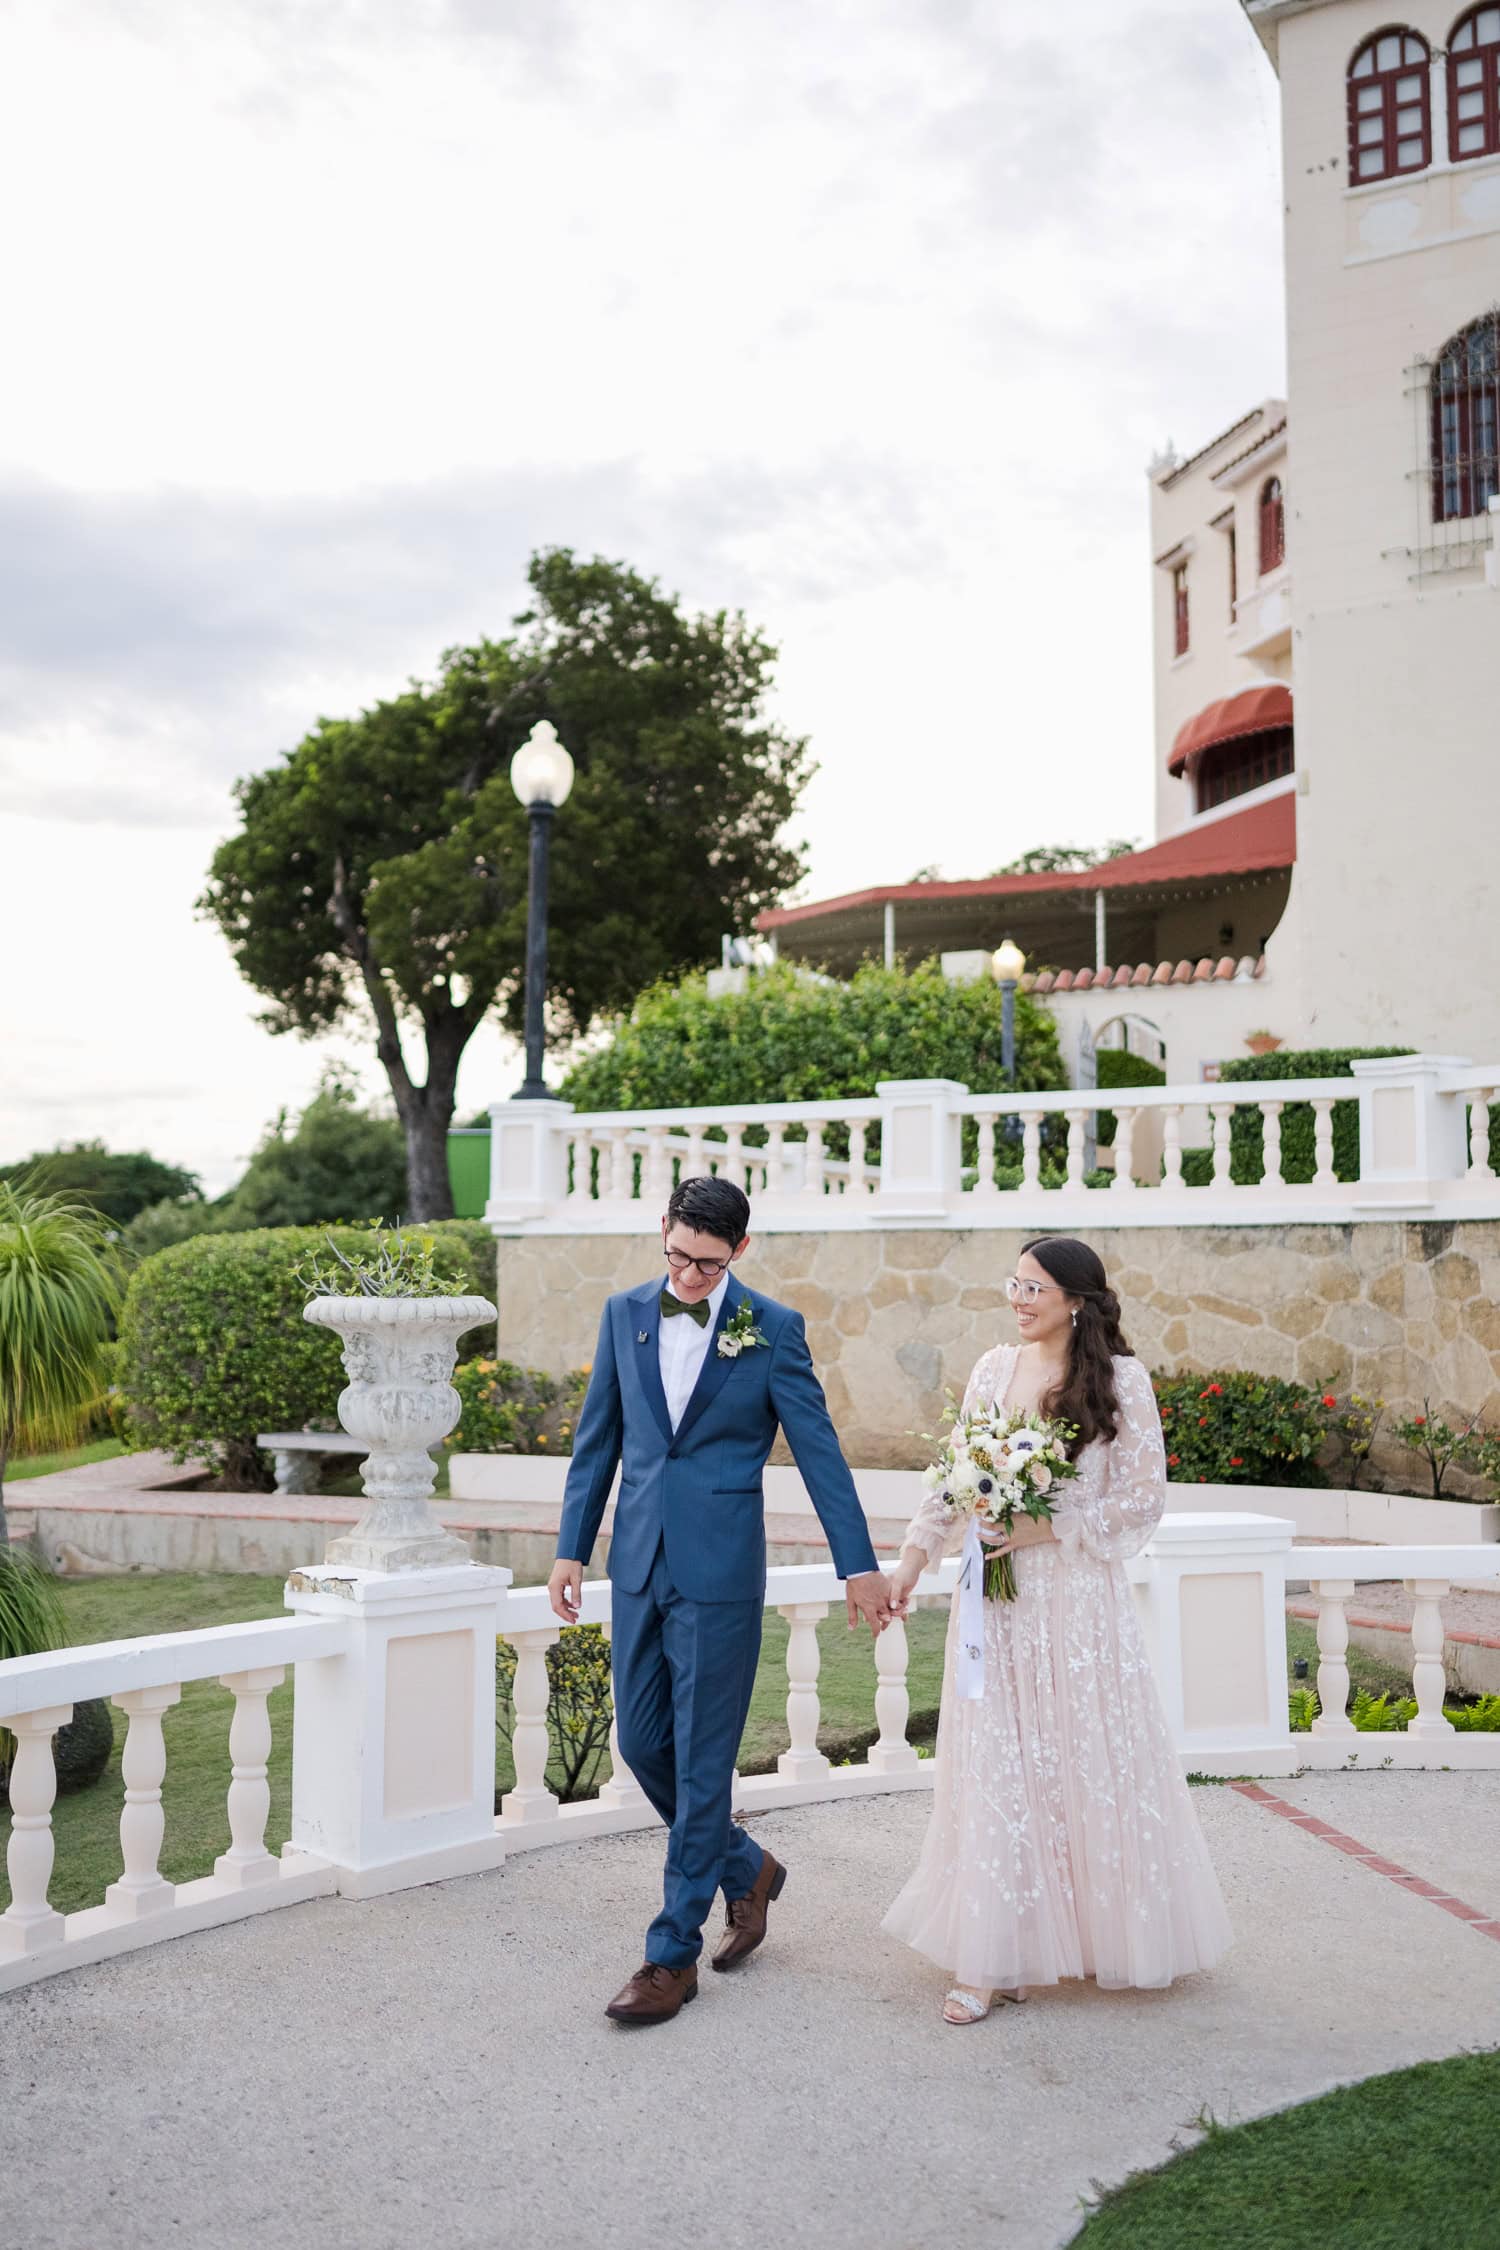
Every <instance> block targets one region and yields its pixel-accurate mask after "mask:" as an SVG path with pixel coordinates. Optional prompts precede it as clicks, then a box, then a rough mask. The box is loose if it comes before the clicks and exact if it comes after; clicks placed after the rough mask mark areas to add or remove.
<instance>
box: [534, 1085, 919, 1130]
mask: <svg viewBox="0 0 1500 2250" xmlns="http://www.w3.org/2000/svg"><path fill="white" fill-rule="evenodd" d="M819 1118H821V1119H823V1120H824V1121H825V1122H829V1121H836V1122H838V1123H840V1124H843V1123H857V1122H858V1121H859V1120H860V1119H861V1118H863V1119H864V1120H865V1122H866V1124H869V1125H874V1124H877V1123H878V1122H879V1118H880V1103H879V1101H878V1100H877V1099H876V1097H875V1096H874V1095H873V1094H868V1095H866V1096H865V1097H864V1099H863V1100H861V1101H853V1102H843V1101H839V1102H732V1103H727V1104H726V1103H719V1104H717V1105H715V1106H712V1107H707V1106H706V1107H704V1108H702V1109H697V1108H688V1109H580V1110H575V1111H574V1113H573V1115H572V1116H571V1117H569V1118H566V1119H565V1120H563V1121H562V1122H563V1125H564V1126H565V1128H566V1130H567V1131H568V1132H569V1133H570V1134H571V1133H581V1132H593V1131H594V1130H595V1128H596V1127H601V1128H602V1127H607V1128H608V1129H609V1130H610V1131H612V1132H613V1131H617V1130H618V1129H619V1128H620V1127H622V1126H623V1127H626V1128H628V1129H629V1130H630V1131H631V1132H637V1131H644V1130H645V1129H646V1128H647V1127H648V1126H651V1125H667V1126H673V1125H675V1126H678V1127H679V1128H681V1129H684V1130H685V1129H686V1128H687V1127H689V1126H691V1125H776V1124H802V1123H812V1122H813V1121H815V1120H816V1119H819Z"/></svg>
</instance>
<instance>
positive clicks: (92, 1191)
mask: <svg viewBox="0 0 1500 2250" xmlns="http://www.w3.org/2000/svg"><path fill="white" fill-rule="evenodd" d="M0 1183H4V1184H6V1185H9V1186H14V1187H21V1186H22V1185H25V1186H27V1187H29V1188H31V1189H33V1190H35V1191H38V1192H44V1193H46V1194H48V1195H54V1196H60V1197H62V1198H63V1199H64V1200H65V1201H67V1202H71V1203H87V1204H89V1205H90V1206H91V1207H92V1208H93V1209H94V1210H95V1211H97V1212H99V1213H100V1214H101V1216H102V1217H104V1218H106V1219H108V1220H109V1222H110V1224H111V1225H112V1226H116V1227H123V1226H128V1225H129V1223H130V1221H131V1220H132V1219H133V1218H134V1217H135V1215H136V1213H137V1212H138V1211H144V1210H145V1209H146V1208H147V1206H148V1205H149V1204H152V1203H181V1202H184V1201H189V1200H192V1201H196V1200H197V1198H198V1197H199V1195H200V1194H201V1192H202V1191H201V1189H200V1187H199V1184H198V1176H197V1174H196V1173H195V1172H184V1171H183V1170H182V1169H181V1167H180V1166H178V1165H176V1164H164V1163H163V1162H162V1161H161V1159H160V1158H159V1157H155V1156H148V1155H147V1154H146V1151H145V1150H144V1149H133V1150H131V1151H130V1152H129V1153H128V1154H127V1153H124V1152H119V1153H117V1152H115V1151H113V1150H110V1149H107V1148H106V1147H105V1145H104V1143H103V1142H102V1141H70V1142H69V1143H68V1144H67V1145H66V1146H65V1147H63V1148H54V1149H46V1150H41V1151H39V1152H38V1154H37V1155H35V1156H28V1157H26V1158H24V1159H23V1161H22V1162H21V1163H19V1164H5V1165H0Z"/></svg>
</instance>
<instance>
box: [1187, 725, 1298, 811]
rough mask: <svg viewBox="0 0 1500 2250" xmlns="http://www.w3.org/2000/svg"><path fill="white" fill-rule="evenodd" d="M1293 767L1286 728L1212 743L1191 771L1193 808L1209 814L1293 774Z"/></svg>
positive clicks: (1291, 749) (1289, 740)
mask: <svg viewBox="0 0 1500 2250" xmlns="http://www.w3.org/2000/svg"><path fill="white" fill-rule="evenodd" d="M1296 764H1297V761H1296V756H1295V753H1294V751H1293V748H1292V730H1291V728H1290V727H1275V728H1272V729H1269V730H1267V731H1266V732H1264V733H1261V734H1244V735H1241V736H1239V737H1238V739H1237V740H1235V741H1233V742H1216V743H1214V744H1213V745H1212V746H1211V747H1210V748H1209V749H1207V750H1205V751H1204V753H1203V755H1202V757H1201V758H1200V759H1199V760H1198V763H1197V764H1196V765H1195V766H1194V768H1193V808H1194V810H1195V811H1196V812H1209V811H1210V810H1211V809H1212V808H1213V806H1215V805H1227V804H1228V803H1229V801H1230V799H1231V798H1233V797H1243V796H1245V795H1246V794H1247V793H1248V792H1249V791H1250V790H1252V789H1263V788H1264V787H1265V785H1266V783H1267V782H1269V781H1281V780H1283V779H1284V778H1285V776H1286V775H1287V774H1289V773H1294V772H1295V771H1296Z"/></svg>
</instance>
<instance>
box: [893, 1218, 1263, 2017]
mask: <svg viewBox="0 0 1500 2250" xmlns="http://www.w3.org/2000/svg"><path fill="white" fill-rule="evenodd" d="M1006 1292H1007V1295H1008V1296H1009V1298H1010V1300H1011V1303H1012V1304H1013V1305H1014V1306H1015V1309H1016V1317H1017V1322H1018V1325H1019V1328H1020V1333H1021V1341H1020V1343H1019V1344H1000V1345H997V1346H996V1348H995V1349H994V1350H993V1351H989V1352H986V1353H985V1355H984V1357H983V1358H982V1359H981V1360H980V1361H979V1364H978V1365H977V1366H976V1368H975V1369H974V1372H973V1374H972V1375H971V1376H970V1378H969V1383H968V1388H967V1390H966V1391H965V1393H964V1402H963V1403H964V1409H965V1411H966V1412H968V1411H971V1410H972V1409H974V1408H975V1407H978V1406H982V1405H986V1404H988V1403H990V1402H991V1401H994V1402H995V1403H996V1404H998V1405H1000V1406H1002V1407H1004V1408H1006V1409H1007V1410H1019V1411H1026V1410H1029V1409H1033V1408H1034V1409H1036V1410H1038V1411H1039V1412H1041V1413H1043V1414H1046V1415H1049V1416H1053V1417H1056V1418H1058V1419H1060V1420H1062V1421H1065V1422H1070V1423H1073V1424H1075V1425H1076V1426H1077V1428H1078V1432H1079V1434H1078V1437H1077V1438H1076V1439H1075V1440H1074V1443H1073V1448H1072V1451H1073V1458H1074V1460H1075V1461H1076V1463H1077V1469H1078V1474H1077V1476H1076V1478H1074V1479H1071V1480H1069V1481H1068V1482H1066V1483H1063V1484H1061V1485H1059V1486H1058V1487H1057V1488H1056V1492H1055V1501H1056V1505H1055V1510H1054V1514H1053V1517H1052V1520H1051V1521H1050V1523H1049V1522H1040V1523H1033V1522H1031V1521H1030V1520H1029V1519H1027V1518H1025V1517H1022V1518H1020V1519H1019V1520H1018V1522H1017V1526H1016V1529H1015V1532H1014V1535H1013V1536H1012V1537H1011V1538H1010V1539H1009V1540H1006V1541H998V1542H992V1543H990V1551H991V1552H992V1553H999V1552H1002V1551H1004V1549H1005V1548H1009V1549H1010V1550H1011V1552H1012V1553H1013V1555H1014V1558H1015V1576H1016V1598H1015V1600H1014V1601H1011V1602H1006V1601H991V1600H988V1599H986V1600H985V1602H984V1604H983V1613H984V1666H983V1684H982V1688H981V1687H979V1686H978V1683H977V1682H976V1683H975V1684H974V1685H971V1687H970V1689H969V1692H968V1695H967V1696H964V1695H961V1694H960V1692H959V1687H958V1682H957V1678H956V1668H955V1662H954V1658H955V1648H956V1641H957V1635H958V1626H959V1603H958V1600H957V1598H955V1600H954V1604H953V1616H952V1620H951V1622H950V1625H949V1631H948V1648H947V1659H946V1663H945V1666H944V1673H943V1697H942V1709H941V1715H940V1718H939V1723H938V1746H937V1771H936V1776H935V1788H934V1792H933V1808H932V1819H931V1822H930V1824H929V1827H928V1830H927V1836H926V1840H925V1842H924V1843H923V1846H922V1852H921V1857H920V1859H919V1860H918V1862H917V1866H916V1870H915V1872H914V1873H913V1875H912V1877H911V1880H910V1881H909V1882H908V1883H907V1885H906V1888H905V1889H904V1890H903V1891H902V1893H901V1895H900V1897H899V1898H898V1899H897V1900H896V1902H895V1904H894V1906H892V1908H891V1910H890V1912H889V1913H888V1914H887V1915H886V1917H885V1920H884V1922H883V1924H882V1928H884V1929H886V1930H889V1931H890V1932H891V1933H892V1935H893V1936H895V1937H898V1938H901V1939H903V1940H904V1941H905V1942H906V1944H908V1945H910V1946H912V1947H914V1948H915V1949H916V1951H917V1952H918V1953H922V1954H925V1955H926V1956H927V1958H928V1959H929V1960H931V1961H934V1962H936V1963H937V1965H938V1966H939V1967H940V1968H942V1969H944V1970H946V1971H947V1972H948V1973H949V1974H950V1975H951V1976H952V1978H953V1987H952V1989H951V1991H950V1992H949V1993H948V1996H947V1999H946V2000H945V2002H944V2006H943V2014H944V2016H945V2018H946V2020H947V2021H948V2022H949V2023H953V2024H967V2023H977V2022H979V2020H980V2019H981V2017H983V2016H985V2015H987V2014H988V2013H989V2009H990V2005H991V2002H992V2000H993V1997H994V1995H995V1993H996V1992H997V1991H998V1992H1001V1993H1003V1994H1004V1995H1005V1996H1006V1997H1007V1998H1011V1999H1020V1998H1022V1997H1024V1994H1025V1991H1026V1989H1027V1988H1028V1987H1032V1986H1037V1985H1051V1984H1057V1983H1059V1982H1060V1981H1061V1980H1062V1979H1063V1978H1064V1977H1093V1978H1095V1979H1096V1980H1097V1982H1098V1983H1099V1984H1100V1985H1103V1986H1106V1987H1110V1988H1119V1987H1122V1986H1160V1985H1166V1984H1170V1983H1171V1982H1172V1981H1173V1979H1174V1978H1176V1977H1180V1976H1186V1975H1189V1974H1190V1973H1191V1972H1192V1971H1193V1970H1195V1969H1206V1968H1209V1967H1211V1966H1212V1964H1213V1963H1214V1962H1215V1961H1216V1960H1217V1959H1218V1958H1219V1956H1220V1955H1221V1954H1222V1953H1223V1952H1224V1950H1225V1948H1226V1947H1227V1946H1228V1944H1229V1942H1230V1929H1229V1919H1228V1916H1227V1915H1226V1913H1225V1910H1224V1903H1223V1900H1222V1898H1221V1896H1220V1893H1219V1886H1218V1881H1217V1879H1216V1877H1215V1875H1214V1871H1213V1867H1212V1864H1211V1863H1210V1860H1209V1856H1208V1849H1207V1846H1206V1845H1205V1844H1204V1841H1203V1836H1202V1833H1201V1831H1200V1829H1199V1826H1198V1819H1197V1815H1196V1813H1195V1812H1194V1810H1193V1806H1192V1801H1191V1798H1190V1796H1189V1793H1188V1788H1187V1784H1186V1783H1185V1781H1184V1780H1183V1778H1182V1773H1181V1771H1180V1768H1179V1766H1178V1761H1177V1755H1176V1752H1175V1751H1174V1750H1173V1748H1172V1744H1171V1740H1170V1738H1169V1736H1168V1733H1167V1724H1166V1719H1165V1717H1164V1715H1163V1712H1162V1708H1161V1704H1160V1701H1159V1699H1158V1697H1157V1693H1156V1686H1155V1683H1154V1681H1153V1679H1152V1677H1151V1668H1150V1662H1149V1660H1148V1658H1147V1654H1146V1648H1145V1643H1144V1641H1143V1640H1142V1637H1141V1632H1140V1628H1139V1626H1138V1625H1137V1622H1136V1616H1135V1609H1134V1603H1133V1597H1132V1595H1131V1591H1130V1587H1129V1585H1128V1583H1127V1581H1126V1577H1125V1572H1124V1570H1123V1568H1122V1565H1123V1564H1124V1563H1125V1562H1126V1561H1128V1560H1129V1558H1130V1557H1131V1556H1132V1555H1136V1554H1139V1552H1140V1551H1141V1549H1142V1548H1143V1547H1144V1546H1145V1545H1146V1542H1147V1541H1148V1540H1149V1538H1150V1537H1151V1534H1152V1532H1153V1530H1154V1529H1155V1528H1156V1524H1157V1522H1158V1520H1159V1519H1160V1516H1161V1513H1162V1509H1163V1507H1164V1505H1165V1503H1166V1460H1165V1455H1164V1451H1163V1446H1162V1435H1161V1417H1160V1415H1159V1413H1158V1411H1157V1405H1156V1398H1155V1394H1154V1393H1153V1391H1152V1388H1151V1380H1150V1377H1149V1376H1148V1375H1147V1373H1146V1370H1145V1368H1144V1367H1142V1365H1141V1363H1140V1361H1139V1360H1138V1359H1135V1358H1133V1357H1132V1356H1131V1353H1130V1350H1129V1347H1128V1346H1127V1344H1126V1342H1125V1339H1124V1337H1123V1336H1122V1335H1121V1333H1120V1304H1119V1299H1118V1298H1117V1297H1116V1296H1115V1293H1114V1291H1113V1290H1112V1289H1111V1288H1110V1287H1109V1286H1108V1282H1107V1279H1106V1276H1105V1271H1104V1267H1103V1265H1102V1264H1101V1262H1100V1260H1099V1258H1098V1257H1097V1255H1096V1254H1095V1252H1094V1251H1092V1250H1091V1249H1090V1248H1089V1246H1088V1244H1087V1243H1084V1242H1076V1241H1074V1240H1072V1239H1071V1237H1069V1236H1066V1235H1048V1236H1043V1237H1042V1238H1041V1239H1040V1240H1038V1241H1035V1242H1031V1243H1028V1244H1027V1246H1026V1248H1025V1250H1024V1251H1023V1252H1022V1253H1021V1256H1020V1258H1019V1259H1018V1261H1017V1264H1016V1271H1015V1273H1014V1275H1013V1276H1012V1278H1011V1279H1010V1281H1009V1282H1007V1284H1006ZM963 1529H964V1519H963V1518H962V1517H960V1516H959V1515H958V1514H957V1512H956V1511H955V1510H953V1509H952V1508H950V1507H948V1506H946V1505H945V1504H944V1502H943V1501H942V1499H941V1498H940V1497H939V1496H937V1495H932V1496H930V1497H929V1498H928V1499H927V1500H925V1501H924V1502H923V1504H922V1506H921V1508H920V1509H919V1510H918V1511H917V1514H916V1517H915V1519H914V1520H913V1522H912V1523H911V1525H910V1527H909V1528H908V1530H907V1533H906V1540H905V1544H904V1545H903V1547H902V1551H901V1560H900V1563H899V1564H898V1566H897V1568H896V1571H895V1573H894V1575H893V1579H892V1606H893V1607H894V1608H895V1609H896V1610H897V1612H898V1614H903V1615H904V1614H905V1611H906V1609H907V1608H908V1607H909V1605H910V1602H911V1597H912V1592H913V1589H914V1588H915V1586H916V1583H917V1580H918V1579H919V1578H920V1576H921V1575H922V1573H923V1571H924V1570H927V1569H929V1568H930V1567H931V1566H932V1565H933V1564H934V1563H936V1562H937V1561H939V1560H940V1558H941V1557H942V1555H943V1552H944V1550H945V1549H946V1548H947V1547H948V1546H949V1545H950V1544H953V1543H956V1541H957V1539H958V1537H959V1535H960V1534H961V1533H962V1531H963Z"/></svg>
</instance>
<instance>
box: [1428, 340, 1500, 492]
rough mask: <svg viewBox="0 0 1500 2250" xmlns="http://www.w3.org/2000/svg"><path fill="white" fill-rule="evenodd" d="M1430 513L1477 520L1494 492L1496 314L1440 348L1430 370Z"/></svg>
mask: <svg viewBox="0 0 1500 2250" xmlns="http://www.w3.org/2000/svg"><path fill="white" fill-rule="evenodd" d="M1431 443H1432V514H1433V520H1434V522H1436V523H1451V522H1452V521H1453V520H1454V519H1455V518H1456V517H1461V516H1479V515H1483V513H1484V511H1485V509H1486V508H1488V506H1489V504H1490V501H1491V500H1492V499H1493V498H1494V496H1495V494H1496V493H1497V492H1500V311H1495V312H1488V313H1484V314H1482V315H1481V316H1480V318H1479V319H1478V320H1475V321H1471V322H1470V323H1469V326H1468V327H1467V328H1465V329H1463V330H1462V331H1461V332H1460V333H1459V334H1458V335H1457V336H1455V337H1453V338H1452V339H1451V341H1450V342H1448V343H1446V344H1445V345H1444V346H1443V349H1442V351H1441V352H1440V353H1439V354H1438V357H1437V361H1436V363H1435V365H1434V367H1433V370H1432V439H1431Z"/></svg>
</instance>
